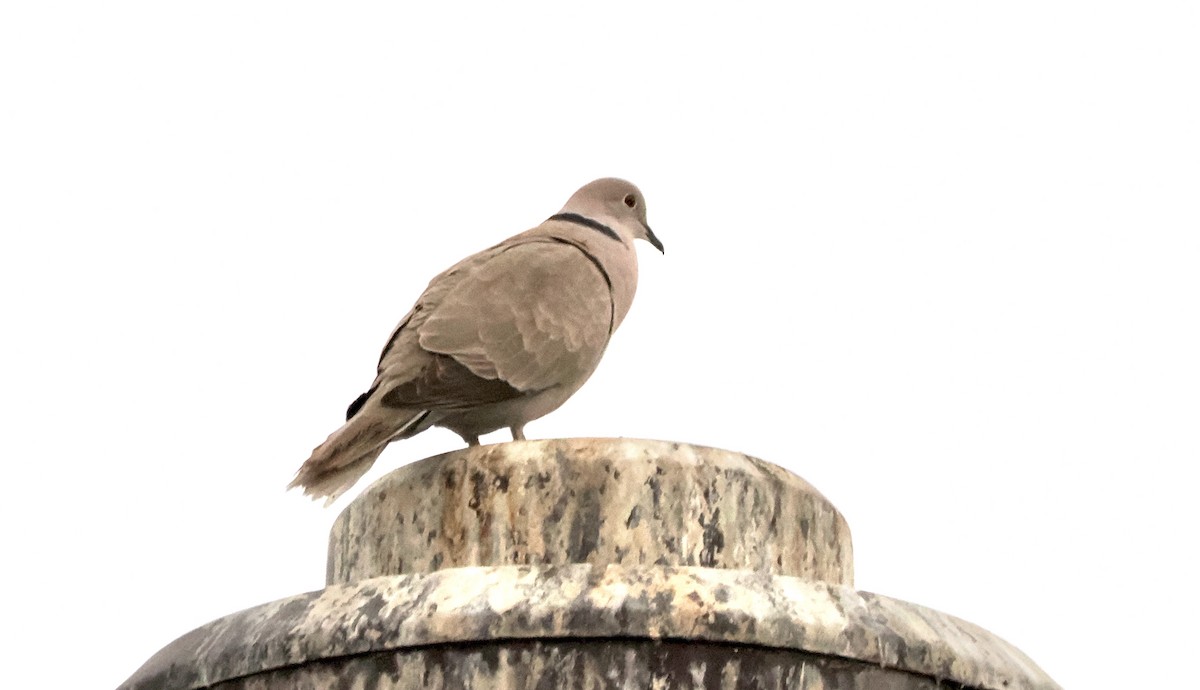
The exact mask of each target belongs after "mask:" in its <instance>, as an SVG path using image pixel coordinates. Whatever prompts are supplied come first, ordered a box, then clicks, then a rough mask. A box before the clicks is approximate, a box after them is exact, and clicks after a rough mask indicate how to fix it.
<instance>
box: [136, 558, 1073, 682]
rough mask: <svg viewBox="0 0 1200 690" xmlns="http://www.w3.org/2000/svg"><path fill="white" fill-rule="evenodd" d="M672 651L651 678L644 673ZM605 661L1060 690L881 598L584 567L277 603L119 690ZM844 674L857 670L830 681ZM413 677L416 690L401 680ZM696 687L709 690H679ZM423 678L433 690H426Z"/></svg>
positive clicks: (627, 669)
mask: <svg viewBox="0 0 1200 690" xmlns="http://www.w3.org/2000/svg"><path fill="white" fill-rule="evenodd" d="M675 642H678V643H679V644H677V645H674V647H673V651H671V652H670V653H669V654H668V655H667V657H665V658H667V659H669V660H671V663H672V664H673V666H672V667H671V668H670V669H665V672H666V675H665V676H664V675H663V673H664V669H662V668H660V667H659V666H656V664H658V663H659V662H658V661H656V659H660V658H664V657H661V655H662V653H663V652H662V650H663V648H664V646H665V645H668V644H673V643H675ZM615 649H616V650H622V653H623V654H625V655H624V656H622V657H621V659H622V660H623V661H624V665H623V666H620V667H619V668H618V669H617V670H618V672H619V673H624V674H626V675H625V676H624V677H627V678H631V679H633V680H634V681H635V685H634V686H633V687H660V686H659V685H644V684H641V683H640V682H636V681H639V679H643V678H652V679H653V678H660V679H662V678H666V679H668V680H669V681H670V684H667V685H665V686H661V687H667V688H674V687H726V686H724V685H721V684H720V683H721V682H722V679H723V678H724V675H723V674H724V673H725V672H726V671H725V670H724V669H726V667H727V665H728V664H734V667H733V668H734V670H738V671H739V672H741V673H744V674H750V675H749V676H742V678H743V679H745V678H747V677H748V678H765V679H769V681H770V682H766V683H764V684H763V685H760V686H756V685H750V684H747V685H743V684H741V681H739V682H738V684H735V685H733V686H731V687H762V688H809V687H813V688H820V687H824V688H855V689H856V690H857V689H858V688H894V689H895V690H909V689H910V688H913V689H915V688H927V687H951V688H954V687H958V686H963V687H968V688H981V689H986V690H1061V689H1060V688H1059V687H1058V685H1056V684H1055V683H1054V682H1053V681H1052V680H1050V679H1049V678H1048V677H1047V676H1046V674H1045V673H1044V672H1042V670H1041V669H1039V668H1038V667H1037V665H1036V664H1034V663H1033V662H1032V661H1030V660H1029V658H1028V657H1026V656H1025V655H1024V654H1022V653H1021V652H1020V651H1019V650H1017V649H1016V648H1014V647H1013V646H1011V645H1009V644H1008V643H1006V642H1005V641H1003V640H1001V639H1000V638H998V637H996V636H995V635H993V634H991V633H989V632H988V631H986V630H984V629H982V628H980V627H978V626H976V625H972V624H971V623H968V622H966V621H963V620H960V619H958V618H955V617H953V616H949V615H946V614H944V613H940V612H938V611H934V610H932V609H928V608H925V607H922V606H917V605H915V604H910V603H907V602H904V601H898V600H896V599H891V598H889V597H885V596H880V595H876V594H869V593H865V592H855V591H854V590H852V589H850V588H849V587H844V586H837V585H828V584H824V583H818V582H810V581H806V580H801V579H799V578H794V577H780V576H773V575H767V574H764V573H751V572H745V571H735V570H717V569H714V568H698V567H697V568H671V567H658V566H642V567H621V566H608V567H596V566H590V565H569V566H557V567H546V568H541V567H529V566H502V567H492V568H458V569H452V570H441V571H438V572H435V573H430V574H427V575H399V576H390V577H378V578H374V579H371V580H365V581H362V582H358V583H355V584H354V585H334V586H331V587H327V588H325V589H323V590H321V591H319V592H310V593H308V594H301V595H298V596H294V597H288V598H287V599H280V600H279V601H275V602H272V603H269V604H263V605H262V606H256V607H254V608H250V609H246V610H244V611H239V612H238V613H234V614H231V615H229V616H226V617H224V618H221V619H219V620H216V621H213V622H211V623H209V624H207V625H204V626H202V627H200V628H198V629H196V630H194V631H192V632H191V633H188V634H187V635H184V636H183V637H181V638H179V639H178V640H176V641H175V642H173V643H172V644H170V645H168V646H167V647H166V648H164V649H163V650H162V651H160V652H159V653H158V654H156V655H155V656H154V657H153V658H151V659H150V660H149V661H148V662H146V664H145V665H144V666H143V667H142V668H141V669H140V670H139V671H138V672H137V673H135V674H134V676H133V677H132V678H130V679H129V680H128V681H126V683H125V684H124V685H122V686H121V690H164V689H170V690H198V689H199V688H209V687H213V686H216V687H222V688H230V689H232V688H246V689H250V688H259V689H262V690H268V689H270V690H274V689H276V688H280V689H281V688H297V687H303V688H312V689H314V690H323V689H324V688H341V687H360V686H359V685H356V684H355V683H354V681H355V680H357V679H362V680H363V681H364V682H365V683H366V684H365V685H363V686H362V687H372V688H375V687H378V688H420V687H447V688H450V687H454V688H461V687H513V688H532V687H538V688H543V687H554V688H558V687H592V686H589V685H586V684H583V685H579V684H572V682H573V681H572V682H568V681H569V680H570V679H571V678H574V677H575V676H573V675H571V673H572V672H573V670H575V669H584V670H586V669H593V670H597V671H599V670H604V671H605V672H606V673H607V672H608V671H611V670H613V669H614V668H615V667H614V666H613V663H614V657H613V650H615ZM556 650H557V651H556ZM639 650H640V651H643V652H649V655H648V656H638V654H636V653H637V652H638V651H639ZM714 650H716V651H714ZM710 652H714V653H713V654H710ZM456 654H458V655H459V656H455V655H456ZM522 655H528V656H522ZM460 657H461V658H460ZM817 657H820V658H823V659H824V661H823V662H821V663H817V662H816V661H814V659H815V658H817ZM523 659H527V660H528V663H531V664H533V663H540V664H543V666H542V671H543V672H544V675H542V676H538V677H532V676H520V675H519V673H520V672H521V671H520V668H517V667H514V666H513V662H520V661H521V660H523ZM473 660H474V661H473ZM846 660H849V661H853V662H857V663H854V664H843V665H842V666H838V665H837V663H838V662H842V661H846ZM460 661H461V662H463V663H465V664H467V666H460V665H459V663H458V662H460ZM451 662H454V663H451ZM476 662H482V665H481V664H480V663H476ZM470 664H474V667H472V666H471V665H470ZM555 664H563V666H556V665H555ZM821 664H825V665H824V666H822V665H821ZM831 664H832V666H831ZM829 668H837V669H838V671H837V672H836V673H833V674H832V675H830V672H828V669H829ZM805 669H809V670H805ZM418 672H419V673H420V674H421V675H420V678H421V679H424V680H425V682H413V678H414V676H413V675H412V674H415V673H418ZM426 672H428V673H429V674H430V675H424V674H425V673H426ZM697 673H698V674H701V675H702V677H703V678H706V679H708V680H706V681H705V683H703V684H699V683H698V684H697V685H694V686H693V685H688V684H687V681H689V680H690V679H691V678H692V677H693V674H697ZM795 673H802V674H808V673H818V676H817V677H816V678H809V680H810V681H812V682H814V683H815V681H816V680H818V679H824V680H826V684H825V685H820V684H816V685H812V686H810V685H805V684H804V682H805V681H804V680H803V678H806V677H808V676H807V675H805V676H802V677H801V678H800V679H799V680H797V678H796V676H795V675H793V674H795ZM455 674H459V675H455ZM462 674H466V675H462ZM486 674H493V675H492V676H490V678H492V679H495V680H496V681H497V683H499V681H510V682H512V683H513V684H512V685H501V684H493V683H490V682H484V681H485V680H488V679H489V676H487V675H486ZM827 676H828V678H827ZM438 677H440V678H442V682H443V685H441V686H439V685H437V684H436V683H435V684H426V683H428V682H430V681H429V679H430V678H438ZM586 677H588V678H592V677H596V676H586ZM337 678H342V682H334V681H336V679H337ZM456 678H462V679H466V678H470V679H472V682H474V684H470V683H465V682H464V683H458V682H451V681H454V679H456ZM829 678H832V679H834V680H837V682H838V683H839V684H831V683H830V682H829ZM237 679H244V680H242V681H239V680H237ZM331 679H332V680H331ZM522 679H523V680H522ZM855 679H857V681H856V682H857V683H858V684H854V682H855ZM226 681H231V684H229V685H218V684H219V683H222V682H226ZM327 681H328V682H327ZM366 681H370V682H366ZM376 681H378V682H379V684H378V685H375V684H372V683H374V682H376ZM559 681H562V683H560V682H559ZM329 683H332V684H329ZM797 683H798V684H797ZM939 683H940V684H941V685H938V684H939ZM931 684H932V685H931ZM955 684H958V685H955ZM595 687H624V686H621V685H612V684H598V685H596V686H595Z"/></svg>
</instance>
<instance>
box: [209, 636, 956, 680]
mask: <svg viewBox="0 0 1200 690" xmlns="http://www.w3.org/2000/svg"><path fill="white" fill-rule="evenodd" d="M214 687H215V688H216V689H217V690H335V689H336V690H341V689H342V688H356V689H358V690H413V689H414V688H423V689H424V688H428V689H429V690H459V689H463V688H480V689H481V690H482V689H491V688H505V689H506V690H547V689H553V690H585V689H587V690H628V689H629V688H634V689H636V690H642V689H643V688H646V689H650V690H696V689H698V688H703V689H709V688H711V689H712V690H741V689H743V688H744V689H746V690H749V689H750V688H753V689H754V690H766V689H767V688H778V689H779V690H955V689H957V688H961V687H962V686H960V685H958V684H956V683H949V682H942V683H939V682H938V681H936V680H933V679H932V678H927V677H925V676H918V675H914V674H911V673H906V672H904V671H898V670H896V669H890V668H879V667H877V666H870V665H868V664H863V663H861V662H857V661H849V660H846V659H836V658H831V657H821V656H815V655H812V654H804V653H797V652H793V651H788V650H779V649H764V648H761V647H744V646H739V645H722V644H703V643H695V642H670V641H668V642H659V641H653V640H586V641H584V640H567V641H558V640H550V641H504V642H499V643H495V644H475V645H437V646H433V647H419V648H415V649H406V650H401V651H397V652H385V653H380V654H370V655H364V656H356V657H349V658H341V659H330V660H328V661H326V662H322V663H321V664H319V665H314V666H305V667H295V666H293V667H291V668H286V669H281V670H279V671H271V672H269V673H263V674H260V675H256V676H251V677H247V678H239V679H237V680H231V681H228V682H226V683H219V684H217V685H216V686H214Z"/></svg>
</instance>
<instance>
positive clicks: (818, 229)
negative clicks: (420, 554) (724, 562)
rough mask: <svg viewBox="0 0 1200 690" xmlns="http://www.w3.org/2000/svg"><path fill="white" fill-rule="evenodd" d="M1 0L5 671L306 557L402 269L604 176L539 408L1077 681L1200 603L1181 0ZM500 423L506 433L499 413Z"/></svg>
mask: <svg viewBox="0 0 1200 690" xmlns="http://www.w3.org/2000/svg"><path fill="white" fill-rule="evenodd" d="M421 7H422V9H420V10H413V9H408V8H406V7H405V6H402V5H401V4H400V3H323V4H316V3H297V2H286V3H285V2H269V3H267V2H245V1H239V2H207V3H199V4H197V3H163V2H141V3H131V2H106V3H82V2H75V3H72V2H42V3H33V2H28V3H6V4H5V6H4V8H3V9H0V232H2V233H3V244H2V245H0V246H2V247H3V249H2V250H0V288H2V294H3V311H2V314H3V328H4V337H3V338H2V339H0V348H2V350H0V355H2V356H0V374H2V380H3V385H2V387H0V404H2V406H3V409H2V410H0V412H2V417H0V418H2V419H3V424H4V426H5V428H6V433H5V435H4V436H5V440H6V443H7V445H6V448H5V451H4V453H3V455H4V465H5V467H6V468H7V471H6V475H5V476H6V479H7V482H8V491H7V496H6V499H5V501H4V502H3V503H0V511H3V512H2V518H3V520H2V527H0V528H2V529H3V540H4V544H5V549H4V550H5V553H6V554H7V556H6V558H5V563H6V565H5V567H4V568H3V574H2V575H0V577H2V578H3V591H4V597H5V601H6V603H5V607H4V608H5V615H4V618H5V620H6V625H5V626H4V627H5V629H6V630H7V633H6V635H7V636H11V637H10V638H9V639H8V641H7V642H5V644H4V649H5V657H6V658H9V659H12V660H13V661H14V663H11V664H8V666H9V668H8V669H7V670H6V685H8V686H10V687H13V688H24V687H39V688H49V687H61V688H83V687H95V688H106V687H114V686H116V685H117V684H118V683H120V682H121V681H122V680H124V679H125V678H126V677H127V676H128V675H130V674H131V673H132V672H133V671H134V670H136V669H137V668H138V667H139V666H140V665H141V664H142V663H143V662H144V661H145V660H146V659H147V658H148V657H149V656H150V655H151V654H153V653H154V652H155V651H157V650H158V649H159V648H161V647H162V646H163V645H165V644H167V643H168V642H170V641H171V640H173V639H175V638H176V637H178V636H180V635H182V634H183V633H185V632H187V631H188V630H190V629H191V628H193V627H195V626H197V625H200V624H202V623H204V622H206V621H208V620H211V619H213V618H217V617H220V616H223V615H226V614H228V613H231V612H234V611H236V610H238V609H241V608H244V607H247V606H252V605H255V604H259V603H264V602H268V601H271V600H274V599H278V598H281V597H284V596H288V595H291V594H294V593H299V592H303V591H308V590H313V589H317V588H320V587H321V586H322V585H323V579H324V573H325V568H324V559H325V548H326V537H327V530H328V528H329V525H330V524H331V523H332V521H333V519H334V518H335V516H336V515H337V513H338V511H339V510H340V509H341V508H342V507H344V505H345V504H346V502H347V501H348V500H349V498H350V497H352V496H353V495H354V494H355V493H357V491H358V490H360V489H361V488H362V487H363V486H366V483H367V482H369V481H371V480H373V479H375V478H378V477H379V476H381V475H382V474H383V473H385V472H387V471H389V470H392V469H394V468H396V467H398V466H400V465H402V464H405V463H408V462H412V461H414V460H417V459H420V458H423V457H426V456H429V455H433V454H436V453H440V452H443V451H446V450H451V449H454V448H457V447H459V446H460V445H461V441H460V440H459V439H458V438H457V437H456V436H454V435H452V434H451V433H449V432H446V431H443V430H434V431H431V432H428V433H426V434H424V435H422V436H420V437H419V438H417V439H414V440H412V441H408V442H404V443H401V444H396V445H393V446H392V447H391V448H389V449H388V451H386V452H385V453H384V454H383V456H382V458H381V459H380V461H379V463H378V464H377V465H376V467H375V468H374V470H372V472H371V473H370V474H369V475H367V477H366V479H365V480H364V482H362V483H360V484H359V486H358V487H356V488H355V490H354V491H352V492H351V494H350V496H348V497H347V498H343V499H342V500H341V501H339V503H338V504H337V505H335V506H334V507H333V508H330V509H322V508H321V507H320V505H319V504H313V503H310V502H309V501H307V500H305V499H303V498H302V497H301V496H300V495H299V494H298V493H296V492H292V493H285V492H284V490H283V488H284V485H285V484H286V483H287V482H288V481H289V480H290V479H291V478H292V474H293V473H294V471H295V470H296V468H297V467H298V465H299V464H300V462H301V461H303V460H304V459H305V458H306V457H307V456H308V453H309V451H310V449H311V448H312V447H313V446H314V445H316V444H317V443H319V442H320V441H321V440H323V439H324V438H325V436H326V435H327V434H328V433H329V432H330V431H332V430H333V429H334V428H336V427H337V425H338V423H339V422H340V420H341V415H342V414H343V411H344V410H345V407H346V405H347V404H348V403H349V402H350V401H351V400H352V399H354V397H355V396H356V395H357V394H358V393H360V392H362V391H363V390H364V389H365V388H366V386H367V385H368V384H369V383H370V380H371V378H372V376H373V372H374V366H375V361H376V357H377V356H378V353H379V350H380V348H381V347H382V346H383V344H384V341H385V340H386V338H387V336H388V334H389V332H390V330H391V329H392V327H393V326H394V325H395V323H396V322H397V321H398V320H399V318H400V317H401V316H403V314H404V313H405V312H406V311H407V310H408V308H409V306H410V305H411V304H412V301H413V300H414V299H415V297H416V296H417V295H418V294H419V293H420V291H421V289H422V288H423V287H424V285H425V283H426V282H427V281H428V279H429V278H430V277H431V276H433V275H434V274H435V273H437V272H439V271H441V270H442V269H444V268H446V267H447V266H448V265H450V264H451V263H453V262H454V261H456V260H458V259H459V258H461V257H463V256H465V255H467V254H469V253H471V252H473V251H476V250H478V249H482V248H484V247H486V246H488V245H490V244H493V243H495V242H497V241H499V240H501V239H503V238H505V237H507V236H509V235H511V234H513V233H516V232H518V231H521V230H524V229H526V228H528V227H530V226H532V225H534V224H536V223H538V222H540V221H541V220H542V219H544V218H545V217H547V216H548V215H550V214H551V213H553V212H555V211H556V210H557V209H558V208H559V207H560V206H561V205H562V203H563V201H565V199H566V198H567V196H569V195H570V193H571V192H573V191H574V190H575V189H576V188H577V187H579V186H580V185H582V184H584V183H585V182H587V181H589V180H591V179H593V178H596V177H601V176H609V175H615V176H621V177H625V178H628V179H630V180H632V181H634V182H635V183H637V184H638V185H639V186H640V187H641V188H642V190H643V191H644V192H645V194H646V197H647V201H648V208H649V218H650V223H651V225H652V226H653V227H654V229H655V231H656V232H657V233H658V235H659V236H660V237H661V238H662V240H663V241H664V242H665V244H666V248H667V253H666V255H665V256H660V255H658V254H657V252H655V251H654V250H653V249H651V248H650V247H649V246H642V248H641V257H642V267H641V285H640V286H639V291H638V296H637V299H636V300H635V302H634V305H633V309H632V312H631V313H630V315H629V317H628V319H627V320H626V321H625V323H624V325H623V326H622V328H621V330H620V331H619V332H618V333H617V335H616V337H615V338H614V340H613V342H612V344H611V346H610V348H609V351H608V354H607V356H606V358H605V360H604V362H603V364H602V365H601V367H600V369H599V370H598V371H597V373H596V374H595V376H594V377H593V378H592V380H591V381H590V382H589V383H588V384H587V385H586V386H585V387H584V388H583V390H582V391H581V392H580V393H579V394H578V395H576V396H575V398H574V399H572V400H571V401H570V402H568V403H567V404H566V405H565V406H564V407H563V408H562V409H561V410H559V411H558V412H556V413H555V414H552V415H551V416H549V417H547V418H545V419H543V420H541V421H537V422H534V423H531V424H530V425H529V427H528V429H527V431H528V433H529V435H530V437H531V438H549V437H571V436H629V437H648V438H659V439H668V440H674V441H685V442H691V443H697V444H704V445H712V446H718V447H722V448H728V449H733V450H739V451H743V452H746V453H749V454H752V455H755V456H757V457H761V458H763V459H765V460H769V461H772V462H775V463H779V464H781V465H783V466H784V467H787V468H788V469H790V470H792V471H794V472H796V473H797V474H799V475H801V476H803V477H804V478H806V479H807V480H809V481H810V482H812V483H813V484H814V485H815V486H816V487H818V488H819V489H820V490H821V491H822V492H823V493H825V495H827V496H828V497H829V498H830V499H831V500H832V501H833V502H834V503H835V504H836V505H837V506H838V507H839V508H840V509H841V511H842V512H843V513H844V514H845V516H846V518H847V519H848V521H849V523H850V526H851V529H852V530H853V534H854V547H855V554H856V556H857V559H856V564H857V567H856V571H857V586H858V587H859V588H860V589H864V590H870V591H875V592H880V593H884V594H888V595H890V596H894V597H897V598H901V599H906V600H909V601H913V602H916V603H920V604H924V605H927V606H931V607H933V608H937V609H940V610H943V611H947V612H949V613H952V614H955V615H958V616H960V617H963V618H965V619H967V620H970V621H972V622H974V623H976V624H978V625H981V626H983V627H985V628H988V629H989V630H991V631H993V632H995V633H997V634H999V635H1000V636H1002V637H1004V638H1006V639H1007V640H1009V641H1010V642H1012V643H1013V644H1015V645H1017V646H1018V647H1019V648H1021V649H1022V650H1024V651H1025V652H1026V653H1028V654H1029V655H1030V656H1031V657H1032V658H1033V659H1034V660H1035V661H1037V662H1038V663H1039V664H1040V665H1041V666H1042V667H1043V668H1044V669H1046V671H1047V672H1048V673H1049V674H1051V675H1052V676H1053V677H1054V678H1055V679H1056V680H1057V681H1058V682H1060V683H1061V684H1063V685H1064V686H1065V687H1073V688H1117V687H1135V686H1136V687H1168V686H1175V685H1178V682H1177V673H1178V668H1177V665H1178V664H1179V663H1180V662H1186V661H1187V660H1189V659H1191V658H1193V657H1194V654H1195V648H1196V644H1197V639H1196V634H1195V629H1194V621H1195V620H1196V617H1197V615H1198V614H1200V610H1198V607H1197V605H1196V601H1195V596H1194V595H1193V594H1192V593H1191V589H1192V587H1193V586H1194V585H1195V583H1196V581H1197V576H1198V575H1200V567H1198V566H1197V564H1196V562H1195V551H1196V546H1195V543H1196V540H1197V537H1196V531H1197V525H1198V524H1200V509H1198V508H1197V507H1196V498H1195V496H1196V491H1195V486H1196V480H1195V467H1196V464H1197V460H1198V459H1200V431H1198V420H1200V354H1198V353H1200V308H1198V302H1200V204H1198V195H1197V190H1198V189H1200V134H1198V132H1200V126H1198V125H1197V123H1200V90H1198V88H1197V85H1198V84H1200V75H1198V74H1197V73H1198V72H1200V41H1198V40H1197V37H1198V36H1200V11H1198V10H1197V6H1196V5H1195V4H1194V3H1184V2H1178V3H1169V2H1155V3H1111V2H1086V3H1085V2H1005V3H988V4H986V5H982V4H980V3H963V2H922V3H896V2H888V3H882V2H871V3H857V4H854V5H853V6H851V5H848V4H845V3H839V4H837V5H836V6H835V7H832V8H824V9H819V8H812V7H805V8H803V9H800V8H798V7H797V6H796V3H786V4H785V3H778V4H763V3H737V4H732V3H724V4H720V5H716V4H713V3H689V4H687V5H684V4H683V3H676V4H675V6H674V7H672V8H670V9H667V5H666V4H665V3H659V4H655V5H653V6H652V5H651V4H650V3H616V2H606V3H589V4H588V6H587V8H586V9H572V8H571V7H568V4H567V3H545V4H542V5H538V6H533V5H527V4H512V3H503V4H496V3H492V4H487V5H483V4H479V5H472V4H469V3H466V4H464V3H453V4H452V3H424V4H422V5H421ZM504 439H505V435H504V434H503V433H498V434H494V435H492V436H490V437H489V440H492V441H501V440H504Z"/></svg>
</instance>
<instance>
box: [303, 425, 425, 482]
mask: <svg viewBox="0 0 1200 690" xmlns="http://www.w3.org/2000/svg"><path fill="white" fill-rule="evenodd" d="M396 413H397V410H379V409H365V410H362V411H361V412H360V413H359V414H355V415H354V416H352V417H351V418H350V419H349V420H347V422H346V423H345V424H344V425H343V426H342V428H340V429H338V430H337V431H335V432H333V433H332V434H330V435H329V438H327V439H325V442H324V443H322V444H321V445H319V446H317V447H316V448H314V449H313V452H312V455H311V456H309V458H308V460H305V461H304V464H303V465H301V466H300V469H299V470H297V472H296V478H295V479H293V480H292V483H291V484H288V487H287V488H289V489H294V488H296V487H301V488H303V489H304V495H305V496H312V498H313V499H314V500H316V499H319V498H324V499H325V505H326V506H328V505H329V504H331V503H333V502H334V501H335V500H337V498H338V496H341V495H342V494H343V493H345V492H346V490H347V489H349V488H350V487H351V486H354V483H355V482H357V481H358V480H359V479H361V478H362V476H363V475H364V474H366V473H367V470H369V469H371V465H374V464H375V459H376V458H378V457H379V454H380V453H382V452H383V449H384V448H386V447H387V445H388V444H389V443H391V442H392V441H393V440H396V439H400V438H408V437H409V436H412V435H414V434H415V433H417V432H418V431H420V430H421V423H422V422H424V421H425V418H426V417H428V416H429V411H428V410H418V411H416V412H413V413H412V415H411V416H404V415H397V414H396ZM398 420H399V421H400V423H399V424H397V421H398Z"/></svg>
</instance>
